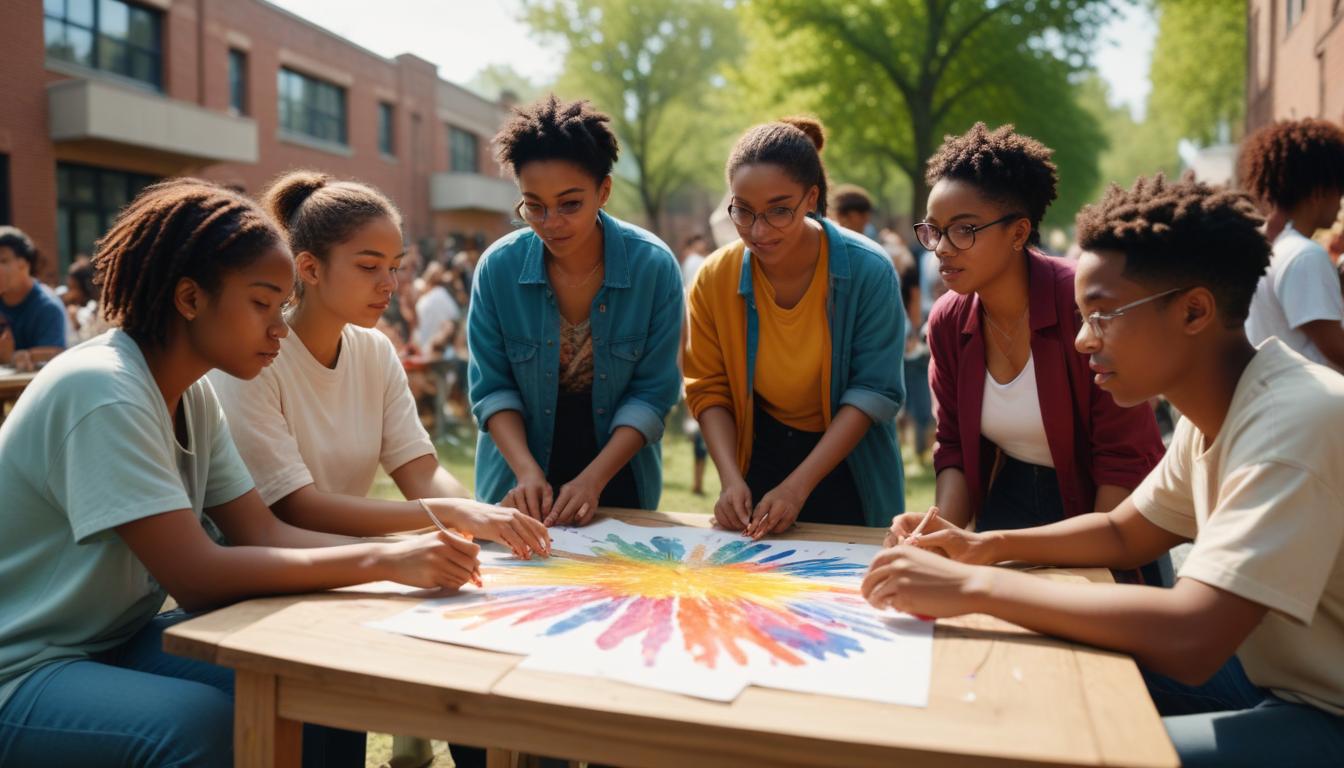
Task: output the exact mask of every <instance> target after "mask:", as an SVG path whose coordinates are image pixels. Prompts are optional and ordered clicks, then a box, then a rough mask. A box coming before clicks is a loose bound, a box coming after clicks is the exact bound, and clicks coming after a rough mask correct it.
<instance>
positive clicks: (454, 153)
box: [448, 125, 480, 173]
mask: <svg viewBox="0 0 1344 768" xmlns="http://www.w3.org/2000/svg"><path fill="white" fill-rule="evenodd" d="M448 150H449V158H448V170H450V171H452V172H454V173H479V172H480V162H479V153H478V152H477V150H476V134H474V133H471V132H470V131H464V130H462V129H461V128H454V127H453V126H451V125H450V126H448Z"/></svg>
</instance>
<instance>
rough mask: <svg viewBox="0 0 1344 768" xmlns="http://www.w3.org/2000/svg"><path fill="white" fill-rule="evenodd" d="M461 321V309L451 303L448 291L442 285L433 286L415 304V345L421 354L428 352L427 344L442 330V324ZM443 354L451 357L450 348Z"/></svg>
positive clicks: (454, 303)
mask: <svg viewBox="0 0 1344 768" xmlns="http://www.w3.org/2000/svg"><path fill="white" fill-rule="evenodd" d="M461 319H462V309H461V308H460V307H458V306H457V302H456V301H453V296H452V294H450V293H448V289H447V288H444V287H443V286H442V285H436V286H434V287H433V288H431V289H429V291H428V292H426V293H425V295H424V296H421V297H420V300H419V301H417V302H415V321H416V322H417V323H419V326H418V327H417V328H416V331H415V343H416V344H417V345H418V346H419V347H420V350H421V351H422V352H428V351H429V343H430V342H431V341H433V340H434V337H435V336H438V335H439V332H440V331H442V330H443V325H444V323H447V322H450V321H456V320H461ZM444 354H445V355H451V354H452V348H449V349H446V350H444Z"/></svg>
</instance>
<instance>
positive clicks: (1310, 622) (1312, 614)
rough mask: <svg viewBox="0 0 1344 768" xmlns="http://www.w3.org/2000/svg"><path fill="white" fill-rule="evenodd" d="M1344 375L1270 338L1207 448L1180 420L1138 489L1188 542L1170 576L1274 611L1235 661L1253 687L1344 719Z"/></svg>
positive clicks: (1157, 519) (1146, 510)
mask: <svg viewBox="0 0 1344 768" xmlns="http://www.w3.org/2000/svg"><path fill="white" fill-rule="evenodd" d="M1342 425H1344V376H1340V374H1338V373H1336V372H1335V371H1333V370H1331V369H1329V368H1326V367H1324V366H1320V365H1316V364H1314V363H1310V362H1308V361H1307V360H1306V358H1304V357H1302V356H1301V355H1299V354H1298V353H1296V352H1294V351H1292V350H1291V349H1289V348H1288V346H1287V345H1285V344H1284V343H1283V342H1281V341H1279V340H1278V339H1277V338H1273V337H1271V338H1270V339H1268V340H1266V341H1265V342H1264V343H1263V344H1261V345H1260V348H1259V351H1258V352H1257V353H1256V355H1255V357H1254V358H1253V359H1252V361H1251V364H1250V365H1249V366H1247V368H1246V370H1245V372H1244V373H1243V374H1242V376H1241V380H1240V381H1239V382H1238V383H1237V389H1236V392H1235V394H1234V395H1233V397H1232V403H1231V406H1230V407H1229V408H1228V413H1227V418H1226V419H1225V420H1224V422H1223V427H1222V430H1221V431H1220V432H1219V433H1218V436H1217V438H1216V439H1215V440H1214V441H1213V444H1212V445H1208V446H1206V445H1205V440H1204V435H1203V434H1202V433H1201V432H1200V431H1199V430H1198V429H1196V428H1195V427H1194V426H1193V425H1192V424H1190V422H1189V421H1188V420H1186V419H1182V420H1181V422H1180V423H1179V424H1178V425H1177V427H1176V433H1175V434H1174V435H1173V436H1172V439H1171V445H1170V447H1168V448H1167V454H1166V456H1165V457H1164V458H1163V459H1162V463H1161V464H1159V465H1158V466H1157V468H1156V469H1154V470H1153V472H1152V473H1151V474H1149V475H1148V477H1147V478H1146V479H1144V481H1143V482H1142V483H1141V484H1140V485H1139V487H1138V488H1136V489H1135V490H1134V494H1133V499H1134V503H1135V505H1136V506H1137V507H1138V509H1139V511H1140V512H1141V513H1142V514H1143V515H1144V517H1146V518H1148V519H1149V520H1151V521H1152V522H1153V523H1154V524H1156V525H1159V526H1161V527H1162V528H1165V529H1166V530H1169V531H1171V532H1173V533H1176V534H1179V535H1181V536H1184V537H1186V538H1190V539H1193V540H1194V546H1193V547H1192V548H1191V551H1190V555H1189V556H1188V557H1187V558H1186V561H1185V564H1184V565H1182V566H1181V569H1180V572H1179V573H1178V574H1177V575H1178V577H1180V578H1189V579H1195V580H1197V581H1201V582H1203V583H1205V584H1208V585H1210V586H1213V587H1217V588H1219V589H1223V590H1226V591H1228V592H1231V593H1233V594H1235V595H1238V596H1240V597H1244V598H1246V599H1247V600H1251V601H1254V602H1256V603H1259V604H1261V605H1263V606H1265V607H1266V608H1268V609H1269V610H1270V612H1269V613H1267V614H1266V615H1265V618H1264V619H1263V620H1261V622H1260V624H1259V626H1257V627H1256V628H1255V629H1254V630H1253V631H1252V632H1251V634H1250V636H1248V637H1247V638H1246V640H1245V641H1244V642H1243V643H1242V644H1241V647H1240V648H1239V649H1238V650H1237V657H1238V658H1239V659H1240V660H1241V663H1242V666H1244V667H1245V669H1246V674H1247V676H1248V677H1249V678H1250V679H1251V682H1253V683H1255V684H1256V685H1258V686H1261V687H1265V688H1269V689H1271V690H1272V691H1273V692H1274V694H1275V695H1277V696H1279V697H1281V698H1283V699H1286V700H1288V701H1294V702H1298V703H1302V704H1309V705H1312V706H1315V707H1318V708H1320V709H1323V710H1325V711H1327V712H1332V713H1334V714H1336V715H1344V428H1342Z"/></svg>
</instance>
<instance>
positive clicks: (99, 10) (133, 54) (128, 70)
mask: <svg viewBox="0 0 1344 768" xmlns="http://www.w3.org/2000/svg"><path fill="white" fill-rule="evenodd" d="M80 2H84V0H43V3H42V47H43V51H44V53H45V55H46V56H47V58H50V59H53V60H55V61H60V62H63V63H66V64H71V65H74V66H77V67H86V68H88V69H92V70H96V71H98V72H106V73H109V74H112V75H116V76H118V77H124V78H126V79H128V80H132V81H134V82H136V83H140V84H143V85H146V86H148V87H150V88H153V89H154V90H156V91H160V92H161V91H163V12H162V11H160V10H158V9H157V8H150V7H147V6H143V5H139V4H136V3H132V2H127V0H87V2H88V4H89V8H90V9H91V16H90V19H89V21H88V22H87V24H86V23H85V22H83V21H81V20H79V19H76V18H72V16H71V4H72V3H80ZM56 5H59V6H60V7H61V10H60V11H59V13H57V12H56V11H55V9H54V8H53V6H56ZM109 5H114V6H121V7H124V8H125V9H126V15H127V22H126V24H127V26H126V35H125V36H124V37H121V36H116V35H113V34H111V33H110V32H109V31H108V30H107V25H106V23H105V22H106V20H105V19H104V10H105V6H109ZM137 17H139V18H141V19H147V20H149V23H150V31H149V34H150V36H151V37H152V38H153V42H152V46H151V47H146V46H145V45H144V44H142V43H140V42H137V41H135V40H134V38H135V35H134V32H133V30H134V28H135V23H136V18H137ZM56 27H59V29H60V30H61V42H62V43H63V44H64V43H65V41H66V40H68V39H69V37H70V33H71V31H72V30H73V31H75V32H78V33H80V34H81V35H87V36H88V38H89V40H88V45H89V49H88V58H87V60H81V59H80V58H79V57H78V56H75V55H68V56H67V55H63V53H62V52H61V50H60V49H59V48H57V49H53V47H52V39H51V35H50V32H51V30H52V29H53V28H56ZM118 46H119V47H120V48H121V49H122V56H121V58H122V62H123V64H122V66H121V67H120V68H118V67H116V66H112V65H109V64H108V63H107V62H106V61H105V59H107V58H109V57H111V56H112V55H113V53H112V52H113V51H115V50H116V47H118ZM142 57H143V60H144V61H147V62H148V63H149V74H148V76H147V77H141V76H140V75H138V74H135V69H136V68H135V66H134V65H133V63H132V62H135V61H140V60H142Z"/></svg>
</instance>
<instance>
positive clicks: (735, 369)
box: [685, 118, 905, 539]
mask: <svg viewBox="0 0 1344 768" xmlns="http://www.w3.org/2000/svg"><path fill="white" fill-rule="evenodd" d="M823 143H824V133H823V130H822V126H821V123H819V122H817V121H816V120H813V119H810V118H787V119H784V120H780V121H777V122H773V123H767V124H765V125H759V126H756V127H755V128H752V129H751V130H749V131H747V133H746V134H745V135H743V136H742V138H741V139H739V140H738V142H737V146H736V147H734V149H733V152H732V155H731V156H730V157H729V158H728V168H727V172H728V185H729V187H730V191H731V193H732V198H731V201H730V203H729V206H728V215H729V217H730V218H731V219H732V222H733V225H734V226H735V227H736V228H737V232H738V235H740V236H741V240H738V241H737V242H734V243H732V244H731V245H728V246H726V247H724V248H721V249H720V250H719V251H717V252H716V253H715V254H713V255H712V256H710V257H709V260H708V261H707V262H706V263H705V265H704V266H703V267H702V268H701V270H700V273H699V275H698V276H697V278H696V281H695V285H694V286H693V287H692V289H691V294H690V331H689V335H688V342H687V348H686V355H685V365H686V400H687V403H688V404H689V405H690V408H691V411H692V413H693V414H694V415H695V417H696V418H697V419H698V420H699V422H700V429H701V433H702V434H703V435H704V438H705V442H706V443H707V444H708V446H709V452H710V456H711V457H712V458H713V460H714V464H715V466H716V467H717V468H718V471H719V478H720V480H721V481H722V486H723V492H722V494H721V495H720V496H719V500H718V502H717V503H716V504H715V505H714V517H715V520H716V522H717V523H718V524H719V525H721V526H723V527H725V528H729V529H732V530H742V531H745V532H746V533H747V534H748V535H750V536H752V537H753V538H758V539H759V538H761V537H762V536H765V535H767V534H770V533H779V532H782V531H784V530H786V529H788V528H789V527H790V526H792V525H793V524H794V522H795V521H803V522H817V523H840V524H848V525H869V526H883V527H885V526H886V525H888V524H889V523H890V521H891V518H892V516H893V515H897V514H900V513H901V512H902V511H903V510H904V508H905V483H904V470H903V468H902V465H901V454H900V450H899V448H898V447H897V443H896V433H895V426H894V420H895V417H896V411H897V410H898V409H899V408H900V407H901V403H902V402H903V401H904V399H905V386H904V381H903V372H902V359H901V349H902V343H903V340H904V338H905V315H904V312H903V311H902V309H901V297H900V289H899V286H898V284H897V277H896V272H895V270H893V269H892V266H891V261H890V260H889V259H888V258H887V256H886V254H885V253H884V252H883V251H882V250H881V248H879V247H878V246H877V245H876V244H875V243H873V242H872V241H870V240H868V239H866V238H864V237H862V236H860V235H856V234H854V233H852V232H849V231H848V230H845V229H843V228H841V227H837V226H836V225H835V224H834V223H832V222H831V221H829V220H827V219H825V218H824V216H825V214H826V196H827V182H826V170H825V168H824V167H823V166H822V162H821V148H822V145H823Z"/></svg>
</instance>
